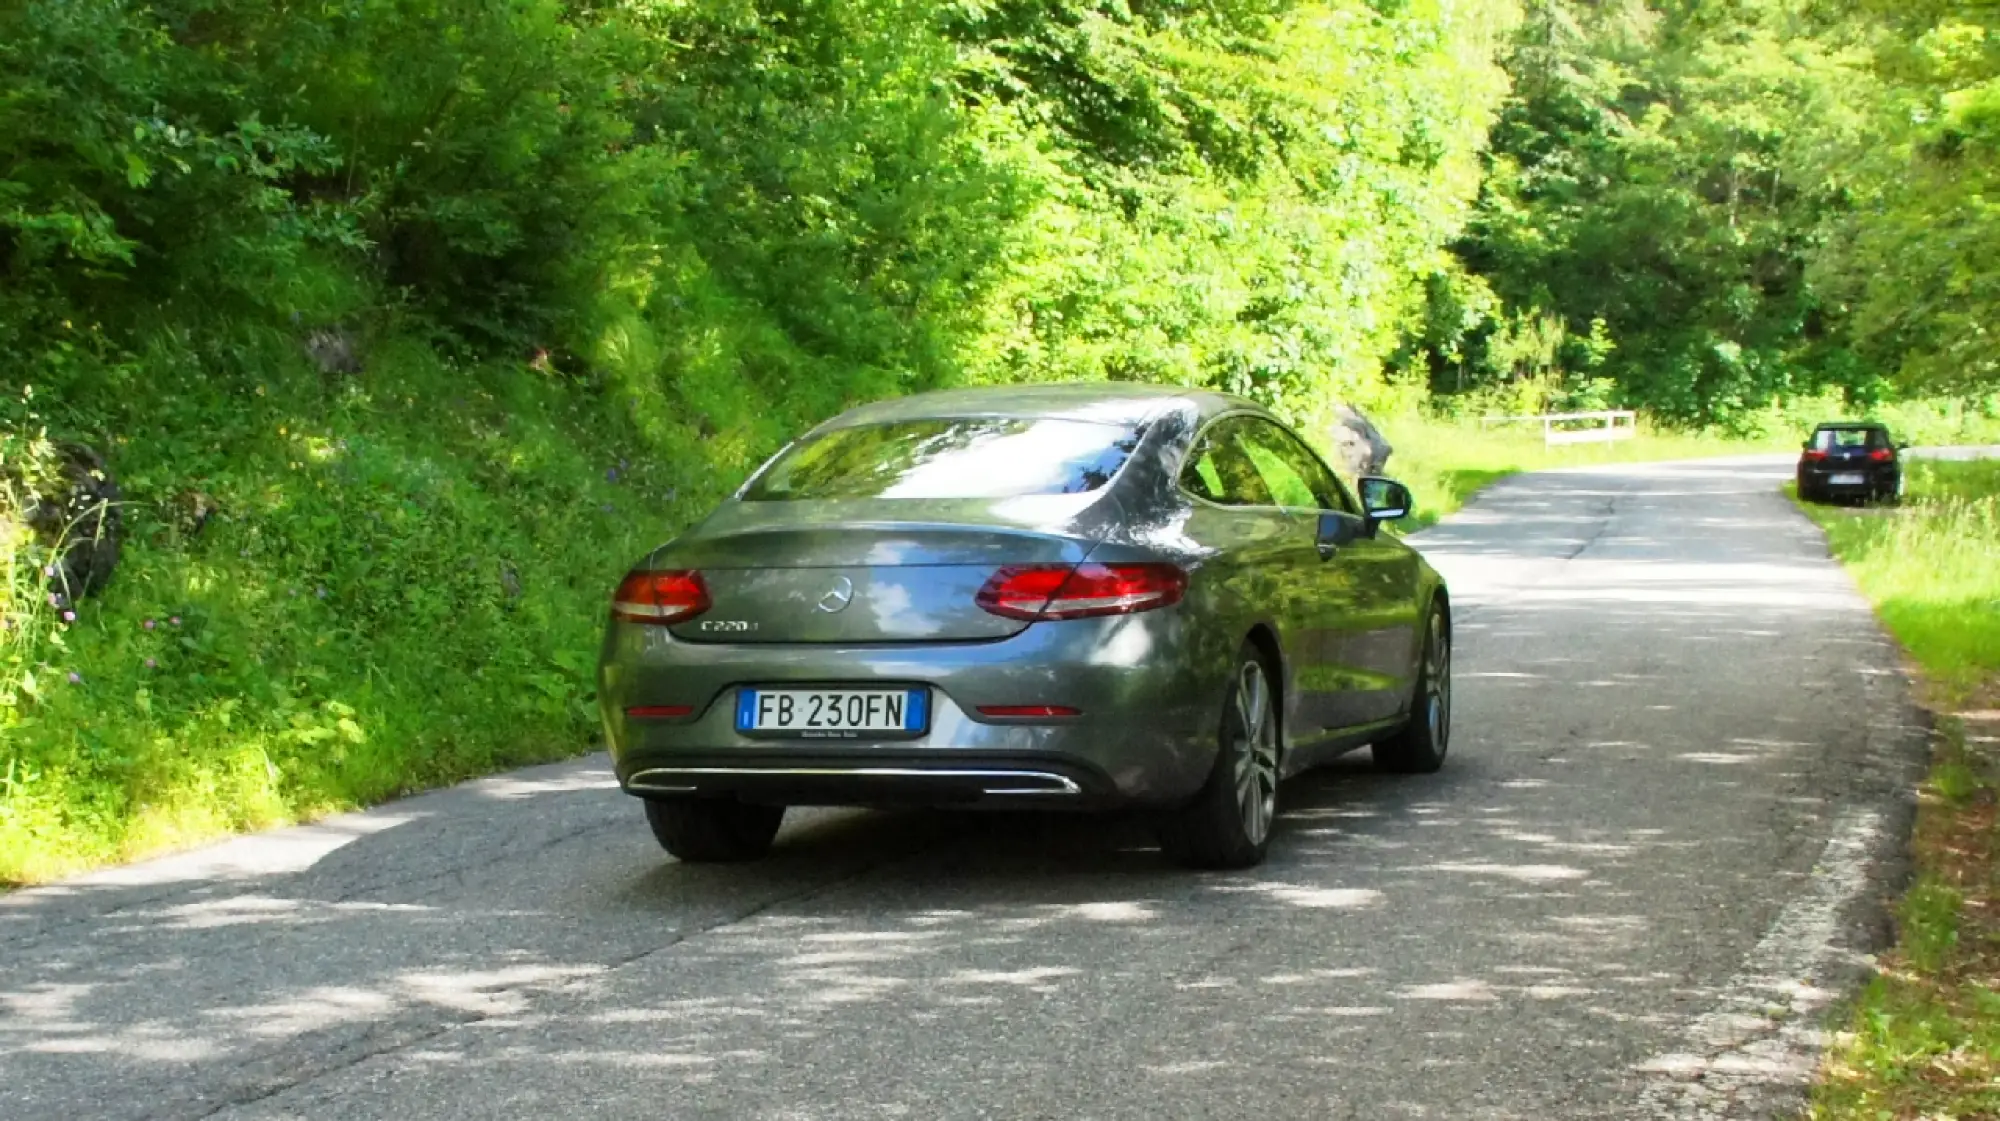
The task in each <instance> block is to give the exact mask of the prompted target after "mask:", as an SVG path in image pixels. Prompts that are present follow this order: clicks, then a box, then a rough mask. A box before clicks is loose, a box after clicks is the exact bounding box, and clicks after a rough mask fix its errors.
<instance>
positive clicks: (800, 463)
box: [743, 417, 1140, 502]
mask: <svg viewBox="0 0 2000 1121" xmlns="http://www.w3.org/2000/svg"><path fill="white" fill-rule="evenodd" d="M1139 436H1140V432H1139V429H1137V428H1134V427H1128V426H1123V425H1116V424H1104V423H1099V422H1096V421H1082V420H1058V419H1049V418H1032V417H945V418H935V419H928V420H906V421H897V422H894V423H891V424H872V425H863V426H859V427H855V428H836V429H834V430H833V431H831V432H827V433H825V434H823V435H820V436H816V437H814V438H812V439H810V440H806V441H804V442H802V443H800V444H799V445H798V446H796V447H794V448H792V449H791V450H790V451H788V452H786V453H785V454H784V456H782V457H781V458H779V460H778V461H777V462H775V463H773V464H772V465H771V466H770V468H769V469H768V470H766V471H765V472H764V473H763V474H761V475H759V476H757V478H756V479H755V480H754V481H753V482H752V483H751V484H750V487H749V489H748V490H746V491H745V492H744V494H743V497H744V499H745V500H746V501H749V502H785V501H798V500H802V499H829V498H1016V497H1022V496H1025V495H1035V494H1081V493H1084V492H1086V491H1093V490H1096V489H1097V488H1099V487H1101V486H1103V485H1104V484H1105V483H1107V482H1110V481H1111V477H1112V476H1113V475H1116V474H1117V473H1118V469H1119V468H1120V467H1122V466H1124V465H1125V461H1126V460H1127V459H1129V458H1131V455H1132V450H1133V449H1134V448H1136V447H1138V446H1139Z"/></svg>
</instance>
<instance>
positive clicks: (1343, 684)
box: [1253, 422, 1418, 729]
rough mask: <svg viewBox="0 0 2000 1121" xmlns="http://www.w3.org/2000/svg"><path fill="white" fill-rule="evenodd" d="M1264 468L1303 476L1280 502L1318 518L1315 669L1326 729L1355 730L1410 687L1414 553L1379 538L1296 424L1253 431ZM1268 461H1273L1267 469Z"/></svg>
mask: <svg viewBox="0 0 2000 1121" xmlns="http://www.w3.org/2000/svg"><path fill="white" fill-rule="evenodd" d="M1253 436H1254V439H1255V440H1256V442H1257V444H1258V445H1259V447H1260V448H1261V449H1263V450H1262V451H1261V452H1260V453H1259V455H1258V462H1259V467H1260V468H1261V469H1264V470H1266V471H1271V470H1275V469H1278V465H1282V469H1283V470H1284V472H1285V473H1286V474H1288V475H1290V476H1292V477H1294V478H1296V479H1297V480H1298V482H1296V483H1290V484H1283V487H1284V489H1280V485H1278V484H1274V485H1273V489H1274V491H1276V492H1277V493H1278V495H1279V499H1280V502H1281V503H1283V502H1286V500H1287V498H1288V497H1292V496H1295V497H1296V498H1297V499H1298V500H1300V501H1303V502H1307V503H1310V508H1309V509H1300V508H1298V507H1294V510H1295V511H1296V512H1298V513H1300V514H1301V515H1303V516H1308V517H1310V518H1311V519H1312V521H1313V523H1314V533H1313V536H1314V541H1315V544H1316V546H1317V547H1316V549H1315V551H1314V558H1315V560H1316V561H1317V566H1318V567H1317V576H1316V579H1315V581H1314V584H1315V586H1316V588H1317V590H1318V591H1317V594H1318V595H1319V596H1320V597H1321V598H1320V601H1319V602H1318V603H1317V604H1315V605H1314V607H1313V609H1312V615H1313V618H1314V620H1315V628H1314V636H1315V640H1316V642H1317V650H1316V651H1315V656H1314V662H1315V665H1316V669H1315V671H1314V673H1315V677H1316V678H1317V681H1316V682H1315V685H1317V686H1318V687H1319V689H1320V691H1322V692H1323V693H1324V697H1323V699H1322V701H1321V702H1320V703H1321V705H1322V706H1323V708H1324V711H1325V713H1326V721H1327V723H1326V727H1327V728H1329V729H1343V728H1354V727H1360V726H1364V725H1368V724H1374V723H1377V722H1380V721H1384V720H1388V719H1390V718H1392V717H1394V716H1396V715H1397V713H1398V711H1399V710H1400V709H1401V708H1402V706H1403V704H1404V702H1405V701H1406V700H1407V699H1408V697H1409V693H1410V684H1411V682H1410V679H1409V678H1410V673H1411V670H1412V667H1413V666H1414V664H1415V642H1416V637H1417V622H1418V620H1417V607H1416V580H1417V558H1416V554H1414V553H1413V552H1411V551H1410V550H1409V549H1408V548H1406V547H1404V546H1403V545H1401V544H1400V543H1398V542H1395V541H1393V540H1391V539H1389V538H1387V537H1385V536H1382V535H1381V534H1380V532H1379V530H1377V529H1376V528H1375V527H1373V526H1370V525H1369V523H1368V522H1367V520H1366V518H1364V517H1363V516H1362V512H1361V507H1360V504H1359V503H1357V502H1356V501H1355V500H1354V498H1353V496H1352V495H1351V494H1349V493H1348V491H1347V488H1346V487H1344V486H1342V485H1341V483H1340V480H1339V478H1338V477H1337V476H1336V475H1334V473H1333V471H1332V470H1331V469H1329V468H1328V467H1327V466H1326V463H1325V461H1324V460H1322V459H1320V457H1319V456H1318V455H1317V454H1315V453H1314V452H1313V451H1312V449H1311V448H1309V447H1307V446H1306V444H1305V442H1304V441H1303V440H1300V439H1299V438H1298V436H1297V435H1295V434H1294V433H1292V432H1290V431H1289V430H1287V429H1285V428H1282V427H1280V426H1278V425H1276V424H1272V423H1270V422H1264V424H1263V426H1262V427H1261V428H1259V429H1257V430H1255V431H1254V433H1253ZM1267 464H1268V465H1269V466H1267Z"/></svg>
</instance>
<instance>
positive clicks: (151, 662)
mask: <svg viewBox="0 0 2000 1121" xmlns="http://www.w3.org/2000/svg"><path fill="white" fill-rule="evenodd" d="M159 664H160V663H158V662H156V661H154V660H153V659H151V658H147V659H146V668H147V669H152V668H154V667H155V666H158V665H159Z"/></svg>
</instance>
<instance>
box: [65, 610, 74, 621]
mask: <svg viewBox="0 0 2000 1121" xmlns="http://www.w3.org/2000/svg"><path fill="white" fill-rule="evenodd" d="M63 622H65V623H74V622H76V612H74V611H65V612H63Z"/></svg>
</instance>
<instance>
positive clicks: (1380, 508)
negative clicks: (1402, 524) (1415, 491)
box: [1360, 475, 1416, 522]
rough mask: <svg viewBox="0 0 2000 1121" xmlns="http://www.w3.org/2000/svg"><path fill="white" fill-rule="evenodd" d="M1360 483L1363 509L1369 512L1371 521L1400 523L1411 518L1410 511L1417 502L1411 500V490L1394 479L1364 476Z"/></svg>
mask: <svg viewBox="0 0 2000 1121" xmlns="http://www.w3.org/2000/svg"><path fill="white" fill-rule="evenodd" d="M1360 483H1361V508H1362V509H1363V510H1365V511H1367V513H1368V520H1369V521H1372V522H1393V521H1400V520H1402V519H1404V518H1407V517H1409V516H1410V511H1411V510H1412V509H1415V507H1416V502H1415V501H1414V500H1412V499H1411V498H1410V488H1409V487H1406V486H1404V485H1403V484H1401V483H1399V482H1397V481H1396V480H1394V479H1384V478H1382V477H1380V476H1378V475H1364V476H1362V478H1361V480H1360Z"/></svg>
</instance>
